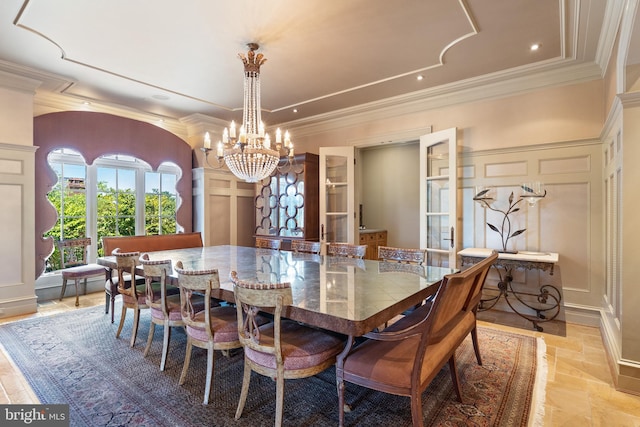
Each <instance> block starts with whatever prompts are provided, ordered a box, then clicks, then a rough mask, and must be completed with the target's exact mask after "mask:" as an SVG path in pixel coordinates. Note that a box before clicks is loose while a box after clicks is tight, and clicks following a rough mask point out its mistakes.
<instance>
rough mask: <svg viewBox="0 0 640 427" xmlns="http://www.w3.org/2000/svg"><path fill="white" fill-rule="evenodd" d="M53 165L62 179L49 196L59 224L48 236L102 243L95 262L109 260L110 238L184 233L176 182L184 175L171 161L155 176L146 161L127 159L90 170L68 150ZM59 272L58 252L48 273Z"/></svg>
mask: <svg viewBox="0 0 640 427" xmlns="http://www.w3.org/2000/svg"><path fill="white" fill-rule="evenodd" d="M48 163H49V166H50V167H51V169H52V170H53V171H54V172H55V173H56V175H57V178H58V179H57V183H56V184H55V185H54V187H53V188H52V189H51V191H50V192H49V193H48V194H47V198H48V199H49V202H51V204H52V205H53V206H54V207H55V209H56V212H57V215H58V219H57V221H56V223H55V225H54V226H53V228H51V230H49V231H47V232H46V233H45V237H52V238H53V239H54V240H60V239H73V238H79V237H85V236H89V237H91V238H92V241H93V242H96V244H95V245H93V246H92V247H91V250H90V253H89V259H90V260H93V259H95V257H96V256H102V255H104V253H103V250H102V237H104V236H133V235H136V234H137V235H140V234H147V235H149V234H173V233H177V232H180V231H183V230H182V227H180V226H179V225H178V223H177V221H176V211H177V207H178V202H179V200H178V194H177V190H176V182H177V181H178V180H179V179H180V176H181V171H180V168H178V166H177V165H175V164H173V163H168V162H166V163H163V164H162V165H160V167H158V170H157V171H153V170H152V169H151V166H149V164H147V163H146V162H144V161H142V160H140V159H137V158H135V157H132V156H127V155H109V156H103V157H100V158H98V159H96V161H95V162H94V163H93V164H92V165H87V164H86V163H85V161H84V158H83V157H82V155H81V154H80V153H78V152H77V151H74V150H72V149H66V148H62V149H57V150H54V151H52V152H51V153H50V154H49V156H48ZM59 268H60V255H59V254H58V251H57V249H56V250H54V252H53V253H52V254H51V256H50V257H49V258H48V260H47V262H46V269H45V271H46V272H50V271H55V270H57V269H59Z"/></svg>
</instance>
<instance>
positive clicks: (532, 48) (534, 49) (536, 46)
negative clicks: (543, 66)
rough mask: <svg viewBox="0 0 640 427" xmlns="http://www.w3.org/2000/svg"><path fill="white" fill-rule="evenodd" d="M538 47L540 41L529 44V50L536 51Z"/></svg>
mask: <svg viewBox="0 0 640 427" xmlns="http://www.w3.org/2000/svg"><path fill="white" fill-rule="evenodd" d="M538 49H540V43H534V44H532V45H531V50H532V51H536V50H538Z"/></svg>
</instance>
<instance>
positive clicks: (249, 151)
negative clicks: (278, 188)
mask: <svg viewBox="0 0 640 427" xmlns="http://www.w3.org/2000/svg"><path fill="white" fill-rule="evenodd" d="M247 47H248V48H249V51H248V52H247V55H246V56H245V55H244V54H242V53H240V54H238V56H239V57H240V59H241V60H242V62H243V63H244V109H243V113H242V125H241V126H240V129H239V130H238V132H236V125H235V123H234V122H233V121H232V122H231V125H230V127H229V128H225V129H224V132H223V134H222V140H221V141H219V142H218V146H217V149H216V159H217V162H218V167H222V166H223V165H225V164H226V165H227V167H228V168H229V170H230V171H231V172H232V173H233V174H234V175H235V176H237V177H238V178H240V179H243V180H245V181H246V182H258V181H261V180H263V179H264V178H266V177H268V176H269V175H271V173H272V172H273V171H274V170H275V169H276V167H277V166H278V162H279V161H280V155H281V151H283V153H282V154H286V155H287V156H288V158H289V161H291V159H292V158H293V143H292V142H291V138H290V137H289V132H285V134H284V138H283V135H282V132H281V131H280V129H279V128H278V129H277V130H276V138H275V144H274V147H272V146H271V138H270V137H269V134H268V133H265V130H264V124H263V123H262V121H261V119H260V112H261V108H260V66H261V65H262V64H264V63H265V62H266V60H267V59H266V58H265V57H264V56H263V55H262V54H261V53H258V54H256V52H255V51H256V50H258V48H259V47H260V46H258V44H257V43H249V44H247ZM201 150H202V151H204V153H205V161H206V162H207V164H209V166H211V164H210V163H209V153H210V152H211V151H212V148H211V138H210V136H209V132H207V133H206V134H205V138H204V147H202V148H201ZM212 167H213V166H212Z"/></svg>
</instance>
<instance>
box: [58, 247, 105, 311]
mask: <svg viewBox="0 0 640 427" xmlns="http://www.w3.org/2000/svg"><path fill="white" fill-rule="evenodd" d="M90 245H91V238H90V237H84V238H80V239H63V240H59V241H58V242H56V246H57V247H58V252H59V253H60V267H61V270H60V274H61V275H62V289H60V300H62V298H63V297H64V293H65V291H66V290H67V281H68V280H73V281H74V284H75V286H76V307H77V306H79V305H80V297H79V294H78V282H79V281H80V280H82V281H83V284H84V292H85V293H86V292H87V279H89V278H91V277H97V276H105V274H106V271H107V270H106V269H105V268H104V267H103V266H101V265H98V264H88V263H87V247H88V246H90Z"/></svg>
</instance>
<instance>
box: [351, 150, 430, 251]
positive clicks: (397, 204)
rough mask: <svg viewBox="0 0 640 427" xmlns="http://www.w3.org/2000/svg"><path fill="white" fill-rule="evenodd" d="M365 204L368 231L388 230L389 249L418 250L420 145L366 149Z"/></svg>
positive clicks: (362, 164) (362, 157)
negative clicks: (392, 247) (372, 229)
mask: <svg viewBox="0 0 640 427" xmlns="http://www.w3.org/2000/svg"><path fill="white" fill-rule="evenodd" d="M356 167H357V168H360V169H362V171H361V175H360V176H361V178H362V186H361V187H362V188H361V201H360V203H362V207H363V220H364V225H365V226H366V227H367V228H370V229H371V228H378V229H386V230H387V232H388V233H387V245H389V246H396V247H403V248H418V247H420V233H416V230H418V227H419V225H420V216H419V204H420V182H419V180H418V177H419V176H420V175H419V174H420V145H419V144H418V142H417V141H416V142H415V143H409V144H401V145H398V146H393V145H391V146H385V147H380V148H378V147H376V148H368V149H363V150H362V151H361V153H360V163H359V165H356Z"/></svg>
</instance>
